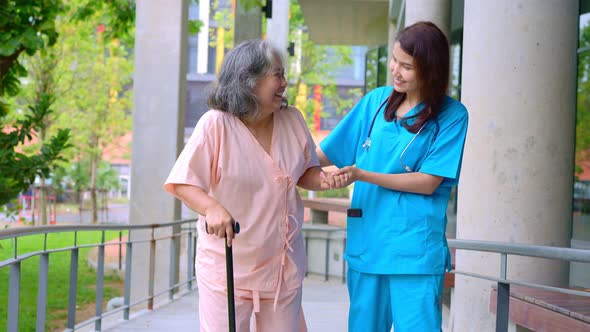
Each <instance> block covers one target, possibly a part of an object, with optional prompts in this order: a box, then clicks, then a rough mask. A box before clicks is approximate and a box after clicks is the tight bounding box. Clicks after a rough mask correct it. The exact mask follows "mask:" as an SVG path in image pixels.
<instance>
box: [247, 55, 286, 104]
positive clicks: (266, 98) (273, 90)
mask: <svg viewBox="0 0 590 332" xmlns="http://www.w3.org/2000/svg"><path fill="white" fill-rule="evenodd" d="M286 88H287V79H286V78H285V68H283V65H282V64H281V62H280V61H275V66H274V68H273V70H272V72H271V73H270V74H269V75H267V76H266V77H264V78H262V79H261V80H259V81H258V83H257V84H256V88H254V93H255V94H256V96H258V98H259V100H260V105H261V108H262V109H261V112H262V114H261V115H268V114H271V113H272V112H274V111H276V110H279V109H280V108H281V105H282V103H283V93H284V92H285V89H286Z"/></svg>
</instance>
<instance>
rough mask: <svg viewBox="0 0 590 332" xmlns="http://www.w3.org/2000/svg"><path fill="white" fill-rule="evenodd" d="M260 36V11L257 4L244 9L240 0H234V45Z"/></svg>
mask: <svg viewBox="0 0 590 332" xmlns="http://www.w3.org/2000/svg"><path fill="white" fill-rule="evenodd" d="M261 37H262V11H261V9H260V7H259V6H254V7H252V8H249V9H248V10H246V9H244V5H243V3H242V1H240V0H236V15H235V19H234V45H238V44H239V43H241V42H243V41H245V40H249V39H258V38H261Z"/></svg>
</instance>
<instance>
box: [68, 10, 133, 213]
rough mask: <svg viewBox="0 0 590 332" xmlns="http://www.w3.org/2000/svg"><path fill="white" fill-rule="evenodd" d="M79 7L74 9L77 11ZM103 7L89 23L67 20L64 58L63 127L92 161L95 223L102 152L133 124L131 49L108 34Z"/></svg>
mask: <svg viewBox="0 0 590 332" xmlns="http://www.w3.org/2000/svg"><path fill="white" fill-rule="evenodd" d="M74 10H75V9H74ZM105 15H107V16H108V12H104V11H98V12H96V13H95V14H94V15H92V16H88V17H86V19H85V21H78V22H73V23H68V24H64V27H63V29H64V31H63V32H64V33H63V40H60V43H63V48H64V52H63V55H62V59H63V60H62V62H63V66H64V67H65V68H70V69H71V70H70V71H69V73H67V74H66V75H65V77H64V80H63V81H64V82H63V84H65V85H66V86H69V87H70V88H69V89H68V92H67V94H65V95H64V97H65V98H63V102H64V106H63V109H64V112H63V114H62V117H60V119H61V121H62V123H63V125H66V124H67V125H68V126H70V127H71V128H72V135H73V138H74V142H75V143H74V144H75V149H74V150H75V153H76V155H77V158H78V160H84V161H87V162H88V168H87V169H88V172H89V174H88V179H89V180H88V184H87V188H84V189H85V190H88V191H90V196H91V209H92V222H93V223H96V222H98V201H97V193H98V190H99V189H101V188H100V185H99V169H100V165H101V163H102V162H103V160H102V155H103V150H104V148H105V147H106V146H108V145H109V144H110V143H111V142H113V141H114V140H117V139H118V138H120V137H121V136H122V135H123V134H125V133H126V132H127V131H129V130H130V128H131V117H130V110H131V100H132V95H131V90H130V83H131V79H132V71H133V62H132V57H131V55H130V54H129V51H128V50H127V48H126V47H125V46H124V45H123V44H121V43H120V41H119V40H118V39H116V38H109V35H108V34H106V31H107V29H108V28H106V27H105V26H104V23H103V22H106V21H104V19H103V18H104V17H105Z"/></svg>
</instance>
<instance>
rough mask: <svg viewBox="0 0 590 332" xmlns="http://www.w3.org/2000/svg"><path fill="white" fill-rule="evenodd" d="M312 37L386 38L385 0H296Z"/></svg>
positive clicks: (369, 41)
mask: <svg viewBox="0 0 590 332" xmlns="http://www.w3.org/2000/svg"><path fill="white" fill-rule="evenodd" d="M298 1H299V4H300V5H301V11H302V13H303V17H304V18H305V22H306V24H307V26H308V27H309V34H310V37H311V39H312V40H313V41H314V42H316V43H318V44H331V45H337V44H338V45H371V46H372V45H379V44H383V43H386V42H387V29H388V27H387V18H388V11H389V1H388V0H298Z"/></svg>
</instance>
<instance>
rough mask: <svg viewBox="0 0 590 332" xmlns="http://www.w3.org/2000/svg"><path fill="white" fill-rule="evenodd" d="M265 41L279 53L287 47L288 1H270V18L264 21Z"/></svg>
mask: <svg viewBox="0 0 590 332" xmlns="http://www.w3.org/2000/svg"><path fill="white" fill-rule="evenodd" d="M266 39H267V40H268V41H270V42H271V44H272V45H274V46H275V47H277V48H278V49H279V50H281V52H283V53H285V54H286V53H287V47H289V0H273V1H272V18H270V19H267V20H266Z"/></svg>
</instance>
